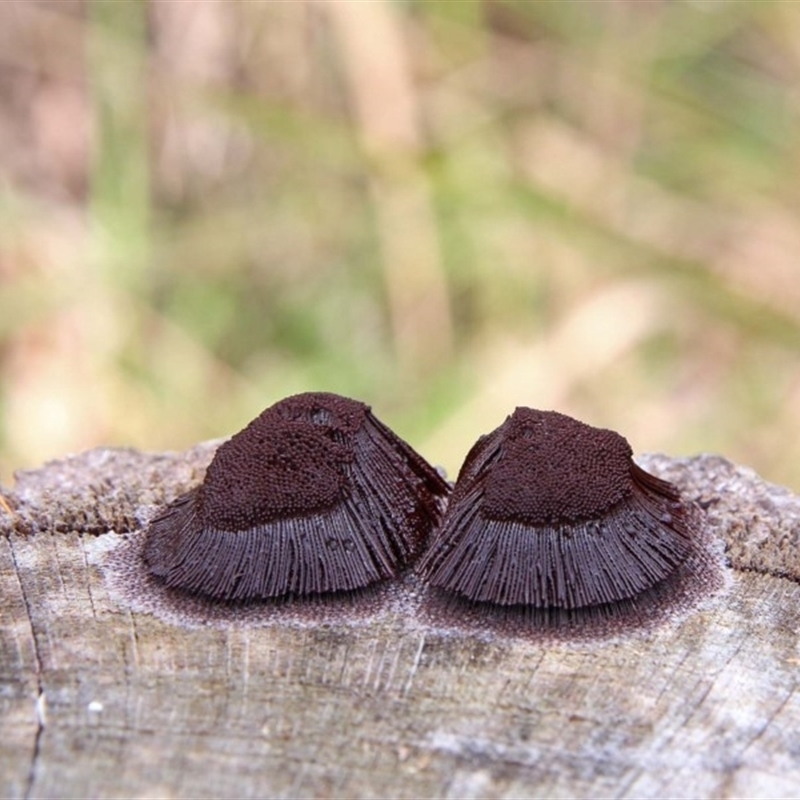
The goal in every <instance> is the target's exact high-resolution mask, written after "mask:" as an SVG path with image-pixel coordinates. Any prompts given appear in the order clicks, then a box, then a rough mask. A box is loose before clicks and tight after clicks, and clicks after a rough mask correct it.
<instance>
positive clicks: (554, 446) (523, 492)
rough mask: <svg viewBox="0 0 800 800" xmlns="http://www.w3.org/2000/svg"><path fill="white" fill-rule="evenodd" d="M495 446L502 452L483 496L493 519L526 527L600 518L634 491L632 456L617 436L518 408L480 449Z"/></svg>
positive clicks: (556, 415) (561, 417) (551, 413)
mask: <svg viewBox="0 0 800 800" xmlns="http://www.w3.org/2000/svg"><path fill="white" fill-rule="evenodd" d="M495 445H496V446H498V447H499V448H501V454H500V456H499V458H498V460H497V462H496V463H495V464H494V465H493V467H492V471H491V473H490V475H489V477H488V478H487V480H486V486H485V490H484V495H483V508H484V510H485V513H486V515H487V516H488V517H490V518H492V519H512V520H517V521H519V522H525V523H528V524H529V525H545V524H552V523H559V522H577V521H579V520H586V519H597V518H598V517H600V516H601V515H602V514H603V513H604V512H605V511H607V510H608V509H609V508H611V507H612V506H615V505H616V504H617V503H619V502H620V501H621V500H622V499H623V498H624V497H626V496H628V495H629V494H630V493H631V490H632V480H631V476H630V464H631V458H632V456H633V452H632V450H631V448H630V445H629V444H628V442H627V441H626V440H625V439H624V438H623V437H622V436H620V435H619V434H618V433H615V432H614V431H609V430H605V429H603V428H593V427H592V426H590V425H586V424H584V423H583V422H579V421H578V420H575V419H572V418H571V417H567V416H565V415H564V414H559V413H557V412H555V411H537V410H534V409H530V408H517V410H516V411H515V412H514V413H513V415H512V416H510V417H509V418H508V420H506V422H505V423H504V424H503V425H502V426H501V427H500V428H499V429H498V430H497V431H495V432H493V433H492V434H490V436H489V437H487V440H486V441H484V442H483V443H482V444H481V447H482V448H486V447H491V446H495Z"/></svg>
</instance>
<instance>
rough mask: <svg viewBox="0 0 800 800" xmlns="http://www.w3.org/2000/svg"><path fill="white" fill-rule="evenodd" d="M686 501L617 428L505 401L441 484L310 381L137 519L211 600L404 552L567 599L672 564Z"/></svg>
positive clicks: (373, 424)
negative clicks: (497, 422)
mask: <svg viewBox="0 0 800 800" xmlns="http://www.w3.org/2000/svg"><path fill="white" fill-rule="evenodd" d="M691 508H692V507H691V505H690V504H688V503H685V502H682V501H681V498H680V494H679V492H678V490H677V489H676V488H675V487H674V486H673V485H672V484H670V483H667V482H665V481H662V480H659V479H658V478H655V477H653V476H652V475H650V474H648V473H647V472H645V471H644V470H642V469H641V468H640V467H638V466H637V465H636V464H635V463H634V462H633V459H632V451H631V448H630V446H629V445H628V443H627V441H626V440H625V439H624V438H623V437H622V436H620V435H619V434H617V433H614V432H613V431H608V430H602V429H599V428H593V427H590V426H589V425H585V424H584V423H582V422H578V421H576V420H574V419H571V418H570V417H567V416H564V415H563V414H558V413H556V412H554V411H534V410H532V409H529V408H517V410H516V411H515V412H514V413H513V414H512V415H511V416H510V417H508V419H507V420H506V421H505V422H504V423H503V424H502V425H501V426H500V427H499V428H497V429H496V430H495V431H493V432H492V433H490V434H488V435H487V436H482V437H481V438H480V439H479V440H478V442H477V443H476V444H475V445H474V447H473V448H472V450H471V451H470V452H469V454H468V455H467V458H466V461H465V462H464V465H463V467H462V468H461V472H460V474H459V476H458V480H457V481H456V483H455V486H453V487H452V488H451V486H450V484H448V483H447V481H445V480H444V479H443V478H442V477H441V475H440V474H439V473H438V472H437V471H436V470H435V469H434V468H433V467H431V466H430V465H429V464H428V463H427V462H426V461H425V460H424V459H423V458H422V457H421V456H420V455H418V454H417V453H416V452H415V451H414V450H413V449H412V448H411V447H410V446H409V445H408V444H406V443H405V442H404V441H403V440H402V439H400V438H399V437H398V436H396V435H395V434H394V433H393V432H392V431H391V430H389V428H387V427H386V426H385V425H384V424H383V423H381V422H380V421H379V420H377V419H376V418H375V417H374V416H373V415H372V413H371V412H370V409H369V407H368V406H366V405H364V404H363V403H360V402H357V401H355V400H349V399H347V398H344V397H339V396H337V395H334V394H324V393H311V394H301V395H297V396H295V397H289V398H287V399H285V400H282V401H280V402H279V403H277V404H275V405H274V406H272V407H271V408H268V409H267V410H266V411H264V412H263V413H262V414H261V415H260V416H259V417H258V418H257V419H255V420H254V421H253V422H251V423H250V424H249V425H248V426H247V427H246V428H245V429H244V430H243V431H241V432H240V433H238V434H236V436H234V437H233V438H232V439H230V440H229V441H228V442H226V443H225V444H223V445H222V446H221V447H220V448H219V450H218V451H217V453H216V455H215V457H214V460H213V461H212V462H211V465H210V466H209V468H208V472H207V474H206V477H205V481H204V482H203V484H202V485H201V486H199V487H197V488H196V489H194V490H193V491H191V492H189V493H188V494H185V495H183V496H182V497H180V498H178V500H176V501H175V502H174V503H172V504H171V505H170V506H169V507H168V508H167V509H166V511H165V512H164V513H162V514H161V515H160V516H159V517H157V518H156V519H155V520H154V521H153V522H152V523H151V525H150V527H149V529H148V532H147V539H146V543H145V547H144V558H145V561H146V562H147V565H148V567H149V570H150V572H151V573H152V574H153V575H155V576H156V577H157V578H159V579H161V580H163V581H164V582H165V583H166V585H167V586H169V587H173V588H176V589H181V590H188V591H190V592H194V593H199V594H202V595H206V596H209V597H212V598H217V599H221V600H226V601H237V600H253V599H267V598H276V597H284V596H295V597H302V596H306V595H314V594H325V593H332V592H351V591H353V590H357V589H361V588H363V587H366V586H369V585H371V584H374V583H377V582H379V581H383V580H387V579H390V578H394V577H397V576H398V575H400V574H401V573H402V572H403V571H405V570H406V569H407V568H408V567H410V566H411V565H412V564H413V565H415V566H416V569H417V570H418V573H419V575H421V576H422V578H423V579H424V580H425V581H427V582H428V583H429V584H430V585H431V586H433V587H437V588H438V590H441V591H444V592H447V593H452V594H454V595H457V596H460V597H461V598H465V599H466V600H468V601H473V602H478V603H490V604H495V605H498V606H506V607H507V606H522V607H528V608H536V609H562V610H567V611H570V610H576V609H584V608H590V607H599V606H605V605H607V604H611V603H616V602H619V601H627V600H629V599H631V598H635V597H637V596H639V595H641V594H642V593H645V592H647V591H648V590H650V589H652V588H653V587H656V586H658V585H659V584H661V583H662V582H664V581H665V580H666V579H668V578H669V577H670V576H671V575H673V574H674V573H675V572H676V571H677V570H678V569H679V568H680V567H681V565H682V564H683V563H684V562H685V561H686V559H687V558H688V557H689V555H690V553H691V552H692V549H693V542H694V538H695V534H696V531H695V530H694V528H695V526H696V524H697V523H696V521H695V520H696V517H695V516H694V514H693V513H692V512H691Z"/></svg>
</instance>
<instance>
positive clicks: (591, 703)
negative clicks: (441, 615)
mask: <svg viewBox="0 0 800 800" xmlns="http://www.w3.org/2000/svg"><path fill="white" fill-rule="evenodd" d="M214 448H215V443H209V444H205V445H201V446H199V447H197V448H195V449H193V450H191V451H189V452H188V453H185V454H157V455H153V454H144V453H139V452H135V451H131V450H94V451H91V452H88V453H84V454H82V455H80V456H76V457H74V458H69V459H66V460H64V461H59V462H54V463H51V464H47V465H45V466H44V467H42V468H41V469H39V470H35V471H31V472H25V473H21V474H19V475H18V476H17V483H16V485H15V487H14V488H13V489H10V488H1V489H0V494H1V495H2V497H1V498H0V532H2V534H3V535H2V536H1V537H0V581H2V592H1V593H0V742H2V745H1V746H0V794H2V795H3V796H5V797H23V796H24V797H132V796H136V797H157V796H158V797H161V796H174V797H263V796H270V797H295V796H306V797H308V796H313V797H328V796H333V797H451V796H452V797H459V798H464V797H508V796H525V797H533V796H542V797H544V796H546V797H554V796H580V797H608V796H613V797H627V796H635V797H664V796H670V797H680V796H692V797H734V796H749V797H754V796H761V797H778V796H797V795H798V794H800V696H799V695H798V693H797V691H796V688H797V685H798V678H800V652H799V651H798V617H799V616H800V611H799V609H800V603H798V600H800V587H799V586H798V583H797V581H798V578H800V548H799V547H798V545H799V544H800V543H799V542H798V540H799V539H800V498H798V497H796V496H794V495H792V494H791V493H790V492H789V491H787V490H785V489H781V488H779V487H776V486H772V485H769V484H766V483H764V482H763V481H761V480H760V479H759V478H758V477H757V476H756V475H755V474H754V473H752V472H751V471H750V470H747V469H744V468H740V467H736V466H734V465H732V464H730V463H729V462H727V461H725V460H723V459H721V458H717V457H708V456H705V457H699V458H695V459H690V460H684V461H675V460H670V459H668V458H665V457H663V456H651V457H649V458H646V459H643V460H642V463H643V464H644V465H645V466H646V467H648V468H649V469H650V470H651V471H653V472H655V473H656V474H659V475H661V476H663V477H666V478H668V479H670V480H673V481H675V482H676V483H678V484H679V485H680V486H681V488H682V489H683V490H684V491H685V492H686V494H687V495H688V496H689V497H691V498H693V499H695V500H697V501H699V502H700V503H701V504H702V505H703V506H705V507H707V509H708V511H707V514H708V520H709V525H710V526H711V530H712V531H713V535H714V536H715V537H716V538H717V539H719V540H720V542H722V543H724V547H725V553H726V556H725V557H726V562H727V566H726V567H725V568H724V573H725V581H724V585H723V586H722V588H720V589H718V590H717V591H716V593H714V594H713V595H712V596H710V597H708V598H706V599H705V600H703V601H701V602H699V603H698V604H696V605H695V606H694V607H692V608H690V609H685V610H684V611H682V612H681V613H677V614H673V615H670V616H668V617H667V618H665V619H663V620H661V622H660V623H658V624H653V625H647V626H642V627H641V628H636V627H633V628H631V629H630V630H627V631H622V632H617V633H614V634H611V633H609V634H607V635H597V636H586V637H579V638H575V639H573V638H571V637H570V636H561V637H559V636H544V635H543V636H538V635H536V634H535V633H531V635H529V636H525V635H513V636H512V635H505V634H504V633H503V632H502V631H495V632H493V631H492V630H491V627H489V628H488V629H486V628H483V629H475V630H472V629H470V628H469V627H460V626H450V627H448V626H447V625H442V624H437V623H435V622H431V621H430V620H426V619H425V618H423V617H421V616H419V615H418V614H417V612H416V611H415V608H416V607H415V606H414V603H413V602H412V601H409V600H408V599H405V600H404V599H403V596H402V592H399V590H397V589H395V588H392V589H389V590H387V592H388V594H387V595H386V597H384V598H382V599H381V598H378V600H376V601H375V602H374V603H373V604H372V605H370V603H367V604H366V605H365V606H364V607H363V608H362V607H361V606H359V605H358V603H355V602H354V603H353V608H352V609H344V610H341V609H338V610H337V609H333V610H332V609H330V608H328V607H325V608H316V607H314V606H313V605H312V606H311V607H309V608H308V609H305V610H301V611H293V610H291V609H288V610H286V609H280V608H278V609H275V608H272V609H267V610H264V609H263V608H258V607H256V608H252V607H247V608H244V609H239V610H236V609H233V610H231V609H223V610H219V611H217V610H215V609H214V608H213V607H208V606H207V605H206V606H204V605H203V604H202V603H194V604H193V602H190V601H186V603H183V604H182V603H181V602H178V603H173V604H172V605H170V604H169V602H167V601H165V600H164V599H163V598H161V597H159V596H158V593H157V592H156V593H152V592H150V589H149V588H148V585H147V581H146V580H145V579H144V578H142V576H141V575H140V574H139V573H138V572H137V571H136V568H135V552H136V542H137V541H140V540H141V533H137V532H138V531H140V530H141V528H142V527H143V526H144V525H145V524H146V523H147V521H148V520H149V519H150V517H151V516H152V514H153V513H154V511H155V510H156V509H157V508H158V507H160V506H161V505H162V504H163V503H165V502H167V501H169V500H171V499H172V498H174V497H175V496H177V495H178V494H180V493H182V492H184V491H186V490H187V489H188V488H190V487H191V486H193V485H195V484H196V483H197V482H198V481H200V480H201V479H202V475H203V471H204V469H205V467H206V465H207V463H208V461H209V460H210V458H211V456H212V454H213V452H214ZM132 554H133V555H132ZM131 565H133V566H131ZM398 592H399V593H398ZM162 594H163V593H162ZM412 594H413V592H412Z"/></svg>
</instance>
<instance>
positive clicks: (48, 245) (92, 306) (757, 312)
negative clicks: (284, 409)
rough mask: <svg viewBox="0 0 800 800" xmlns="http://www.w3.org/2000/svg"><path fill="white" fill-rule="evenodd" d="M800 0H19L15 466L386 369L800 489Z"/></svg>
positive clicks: (449, 459)
mask: <svg viewBox="0 0 800 800" xmlns="http://www.w3.org/2000/svg"><path fill="white" fill-rule="evenodd" d="M798 123H800V4H798V3H779V2H775V3H772V2H688V1H685V0H684V1H683V2H682V1H681V0H661V1H659V0H654V1H653V2H567V1H566V0H562V1H560V2H559V1H557V2H523V1H520V0H492V2H459V1H458V0H445V1H444V2H435V1H434V2H414V0H407V1H406V2H399V1H397V2H391V1H390V0H386V1H385V2H384V1H383V0H377V1H376V2H350V1H349V0H342V1H341V2H333V1H328V2H303V1H302V0H295V1H294V2H195V1H194V0H181V2H149V3H148V2H139V1H138V0H135V1H133V2H131V1H130V0H117V1H115V2H104V1H102V0H101V1H99V2H76V1H74V0H54V1H51V2H35V1H34V0H20V2H8V1H7V2H4V3H1V4H0V380H1V381H2V383H1V384H0V479H1V480H3V481H4V482H6V483H8V482H10V480H11V473H12V470H14V469H16V468H19V467H29V466H34V465H36V464H38V463H40V462H41V461H43V460H45V459H49V458H54V457H58V456H61V455H63V454H65V453H68V452H75V451H79V450H82V449H84V448H88V447H91V446H95V445H101V444H116V445H133V446H136V447H140V448H144V449H149V450H160V449H168V448H169V449H173V448H184V447H187V446H189V445H191V444H193V443H195V442H196V441H199V440H201V439H205V438H212V437H219V436H227V435H230V434H232V433H234V432H235V431H237V430H239V429H240V428H241V427H243V426H244V425H245V424H246V423H247V422H249V421H250V419H251V418H253V417H254V416H256V415H257V414H258V413H259V412H260V411H261V410H262V409H263V408H265V407H266V406H268V405H270V404H272V403H273V402H275V401H276V400H278V399H280V398H281V397H283V396H286V395H288V394H292V393H296V392H300V391H306V390H312V389H325V390H330V391H336V392H340V393H342V394H346V395H350V396H354V397H357V398H360V399H363V400H365V401H366V402H368V403H370V404H371V405H372V406H373V409H374V411H375V412H376V413H377V415H378V416H379V417H380V418H381V419H383V420H384V421H385V422H387V423H388V424H390V425H391V426H393V427H394V428H395V429H396V430H397V431H398V432H399V433H400V434H401V435H403V436H405V437H406V438H407V439H408V440H409V441H410V442H411V443H412V444H413V445H414V446H415V447H416V448H417V449H419V450H420V451H421V452H422V453H423V454H424V455H425V456H426V457H427V458H429V459H430V460H431V461H433V462H434V463H437V464H441V465H444V466H445V467H446V468H447V469H448V472H449V473H450V474H451V476H452V475H454V474H455V473H456V472H457V470H458V467H459V465H460V463H461V460H462V459H463V456H464V454H465V453H466V451H467V450H468V449H469V447H470V446H471V445H472V443H473V441H474V440H475V439H476V438H477V436H479V435H480V434H481V433H484V432H487V431H488V430H490V429H492V428H493V427H495V426H496V425H498V424H499V423H500V422H501V421H502V420H503V419H504V418H505V416H506V415H507V414H508V413H509V412H510V411H512V410H513V408H514V407H515V406H516V405H529V406H533V407H538V408H555V409H558V410H561V411H563V412H565V413H569V414H572V415H573V416H576V417H578V418H579V419H582V420H584V421H586V422H589V423H591V424H594V425H600V426H604V427H611V428H614V429H616V430H619V431H620V432H621V433H623V434H624V435H626V436H627V437H628V439H629V440H630V441H631V443H632V445H633V447H634V449H635V450H636V451H655V450H658V451H665V452H668V453H670V454H674V455H684V454H693V453H696V452H699V451H712V452H720V453H722V454H724V455H726V456H727V457H729V458H732V459H734V460H736V461H739V462H742V463H745V464H748V465H750V466H752V467H754V468H755V469H757V470H758V471H759V472H761V473H762V474H763V475H765V476H766V477H768V478H769V479H771V480H774V481H777V482H781V483H786V484H789V485H791V486H793V487H794V488H795V489H800V368H799V367H800V124H798Z"/></svg>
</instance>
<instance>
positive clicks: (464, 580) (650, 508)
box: [419, 408, 695, 610]
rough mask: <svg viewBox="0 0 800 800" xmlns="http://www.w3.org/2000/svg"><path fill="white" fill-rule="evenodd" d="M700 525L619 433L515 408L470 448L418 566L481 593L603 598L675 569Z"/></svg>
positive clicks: (570, 601) (527, 598)
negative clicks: (636, 458)
mask: <svg viewBox="0 0 800 800" xmlns="http://www.w3.org/2000/svg"><path fill="white" fill-rule="evenodd" d="M694 525H695V516H694V514H693V511H692V508H691V507H690V505H689V504H687V503H683V502H682V501H681V498H680V494H679V492H678V490H677V489H676V488H675V487H674V486H673V485H672V484H670V483H667V482H666V481H662V480H659V479H658V478H655V477H654V476H652V475H650V474H648V473H646V472H645V471H644V470H642V469H641V468H640V467H638V466H637V465H636V464H635V463H634V461H633V458H632V451H631V448H630V446H629V444H628V442H627V441H626V440H625V439H624V438H623V437H622V436H620V435H619V434H617V433H614V432H613V431H609V430H603V429H600V428H593V427H591V426H589V425H586V424H584V423H582V422H578V421H577V420H574V419H572V418H570V417H567V416H565V415H563V414H558V413H556V412H554V411H535V410H533V409H529V408H517V409H516V411H515V412H514V414H512V415H511V416H510V417H509V418H508V419H507V420H506V421H505V422H504V423H503V425H501V426H500V427H499V428H497V429H496V430H495V431H493V432H492V433H490V434H488V435H487V436H484V437H481V439H479V440H478V442H477V443H476V444H475V446H474V447H473V448H472V450H471V451H470V453H469V454H468V456H467V458H466V461H465V462H464V466H463V467H462V469H461V472H460V474H459V476H458V480H457V482H456V485H455V487H454V489H453V494H452V496H451V499H450V502H449V506H448V509H447V513H446V514H445V518H444V520H443V521H442V524H441V527H440V528H439V529H438V531H437V532H436V534H435V535H434V536H433V537H432V540H431V543H430V545H429V548H428V550H427V552H426V553H425V555H424V556H423V558H422V560H421V562H420V565H419V568H420V571H421V573H422V574H423V575H424V576H425V577H426V578H427V580H428V581H429V582H430V583H431V584H432V585H433V586H435V587H439V588H441V589H444V590H446V591H448V592H452V593H455V594H456V595H460V596H462V597H465V598H467V599H468V600H473V601H477V602H487V603H493V604H497V605H502V606H525V607H533V608H540V609H547V608H551V609H567V610H570V609H580V608H587V607H591V606H602V605H606V604H609V603H614V602H618V601H621V600H627V599H630V598H633V597H635V596H637V595H639V594H641V593H643V592H646V591H647V590H649V589H651V588H652V587H654V586H655V585H657V584H659V583H661V582H662V581H664V580H666V579H667V578H669V577H670V576H671V575H672V574H673V573H675V572H676V570H677V569H678V568H679V567H680V566H681V564H683V562H684V561H686V559H687V558H688V556H689V555H690V553H691V551H692V546H693V526H694Z"/></svg>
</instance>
